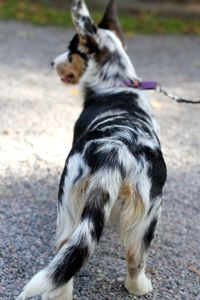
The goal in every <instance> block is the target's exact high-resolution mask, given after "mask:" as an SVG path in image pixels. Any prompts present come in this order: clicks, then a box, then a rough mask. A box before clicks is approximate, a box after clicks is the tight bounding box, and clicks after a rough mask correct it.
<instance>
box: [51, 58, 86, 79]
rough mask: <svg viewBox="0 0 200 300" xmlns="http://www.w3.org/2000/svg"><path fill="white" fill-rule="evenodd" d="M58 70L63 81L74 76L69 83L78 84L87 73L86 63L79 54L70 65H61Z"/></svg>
mask: <svg viewBox="0 0 200 300" xmlns="http://www.w3.org/2000/svg"><path fill="white" fill-rule="evenodd" d="M56 69H57V72H58V75H59V76H60V77H61V78H62V79H66V78H68V77H69V76H71V75H72V76H73V77H72V78H71V79H70V82H69V83H72V84H77V83H79V80H80V78H81V76H82V75H83V73H84V71H85V62H84V60H83V59H82V58H81V57H80V56H79V55H78V54H73V55H72V61H71V62H70V63H67V62H64V63H61V64H59V65H58V66H57V67H56Z"/></svg>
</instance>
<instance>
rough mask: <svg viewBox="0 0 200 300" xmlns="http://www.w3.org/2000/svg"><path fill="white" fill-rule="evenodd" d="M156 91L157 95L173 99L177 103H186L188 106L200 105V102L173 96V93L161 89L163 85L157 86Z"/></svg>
mask: <svg viewBox="0 0 200 300" xmlns="http://www.w3.org/2000/svg"><path fill="white" fill-rule="evenodd" d="M155 91H156V92H157V93H160V94H163V95H164V96H166V97H168V98H170V99H172V100H173V101H175V102H177V103H186V104H200V100H190V99H184V98H180V97H177V96H174V95H172V94H171V93H168V92H167V91H166V90H165V89H163V88H162V87H161V85H159V84H158V85H157V87H156V89H155Z"/></svg>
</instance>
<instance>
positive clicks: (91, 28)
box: [71, 0, 97, 38]
mask: <svg viewBox="0 0 200 300" xmlns="http://www.w3.org/2000/svg"><path fill="white" fill-rule="evenodd" d="M71 13H72V19H73V22H74V25H75V27H76V30H77V32H78V34H79V35H80V36H81V37H83V38H84V37H85V36H90V37H94V38H95V37H96V35H97V27H96V25H95V24H94V22H93V21H92V19H91V17H90V13H89V11H88V9H87V6H86V4H85V1H84V0H73V2H72V8H71Z"/></svg>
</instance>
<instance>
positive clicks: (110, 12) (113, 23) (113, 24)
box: [98, 0, 125, 46]
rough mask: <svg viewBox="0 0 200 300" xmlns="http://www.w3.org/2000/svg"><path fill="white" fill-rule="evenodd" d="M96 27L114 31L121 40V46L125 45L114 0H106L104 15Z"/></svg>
mask: <svg viewBox="0 0 200 300" xmlns="http://www.w3.org/2000/svg"><path fill="white" fill-rule="evenodd" d="M98 27H99V28H102V29H108V30H111V31H114V32H115V33H116V35H117V36H118V37H119V39H120V40H121V42H122V44H123V46H125V43H124V35H123V32H122V29H121V26H120V22H119V19H118V16H117V12H116V7H115V0H110V1H109V2H108V5H107V7H106V10H105V13H104V16H103V18H102V20H101V22H100V23H99V26H98Z"/></svg>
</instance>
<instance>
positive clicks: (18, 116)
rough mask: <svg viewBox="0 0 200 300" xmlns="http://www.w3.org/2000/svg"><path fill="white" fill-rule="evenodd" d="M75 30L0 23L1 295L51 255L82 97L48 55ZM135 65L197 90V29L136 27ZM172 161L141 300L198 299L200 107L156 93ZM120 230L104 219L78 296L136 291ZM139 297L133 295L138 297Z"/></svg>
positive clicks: (187, 92) (193, 93)
mask: <svg viewBox="0 0 200 300" xmlns="http://www.w3.org/2000/svg"><path fill="white" fill-rule="evenodd" d="M71 34H72V32H70V31H67V30H64V29H58V28H53V27H46V28H40V27H33V26H30V25H24V24H21V23H15V22H2V21H1V22H0V70H1V72H0V112H1V115H0V116H1V117H0V238H1V239H0V266H1V268H0V278H1V279H0V280H1V283H0V284H1V287H0V299H1V300H13V299H15V298H16V295H18V293H19V291H20V290H21V288H22V286H23V285H24V284H25V283H26V282H27V281H28V279H29V278H30V277H31V276H32V275H33V274H34V273H35V272H36V271H38V270H40V269H41V268H42V267H43V266H44V265H45V264H46V263H47V262H49V260H50V259H51V257H52V256H53V250H54V238H55V221H56V198H57V189H58V182H59V178H60V174H61V171H62V167H63V164H64V160H65V158H66V155H67V152H68V150H69V148H70V144H71V138H72V128H73V123H74V121H75V119H76V117H77V116H78V114H79V112H80V107H81V101H80V99H79V96H78V92H77V90H76V89H74V88H73V89H72V88H71V89H67V88H66V87H64V86H63V85H61V84H60V83H59V80H58V78H57V76H56V75H55V74H54V72H52V70H51V68H50V66H49V62H50V61H51V60H52V59H53V58H54V56H56V55H57V54H59V53H60V52H62V51H63V50H65V46H66V43H67V40H68V39H69V38H70V37H71ZM127 43H128V50H129V53H130V54H131V55H132V56H133V58H134V59H133V61H135V66H136V69H137V72H138V74H139V75H140V76H142V77H145V78H147V79H155V80H160V81H161V82H162V83H163V84H164V85H165V86H166V87H167V88H169V90H170V91H171V92H174V93H176V94H180V95H183V96H185V97H186V96H188V97H193V98H199V97H200V85H199V79H200V56H199V49H200V38H199V37H189V36H166V37H164V36H159V35H157V36H135V37H133V38H131V39H129V40H128V41H127ZM149 95H150V99H151V103H152V106H153V110H154V113H155V115H156V116H157V118H158V120H159V123H160V127H161V132H162V143H163V151H164V154H165V158H166V161H167V165H168V182H167V184H166V187H165V191H164V208H163V215H162V220H161V224H160V227H159V231H158V235H157V237H156V240H155V242H154V244H153V245H152V248H151V251H150V256H149V260H148V266H149V268H148V272H149V276H151V278H152V280H153V283H154V293H153V294H152V295H149V296H147V297H141V298H137V299H156V300H164V299H169V300H194V299H195V300H196V299H200V244H199V236H200V205H199V200H200V199H199V198H200V197H199V196H200V159H199V157H200V128H199V127H200V106H190V105H188V106H186V105H178V104H174V103H171V102H170V101H169V100H167V99H166V98H163V97H161V96H158V95H155V94H154V93H149ZM124 276H125V266H124V253H123V249H122V248H121V246H120V242H119V239H118V234H117V230H116V229H115V228H114V229H113V228H110V227H109V226H108V227H107V228H106V230H105V232H104V235H103V238H102V240H101V242H100V245H99V247H98V248H97V251H96V252H95V254H94V256H93V258H92V259H91V261H90V262H89V264H87V266H85V267H84V268H83V269H82V270H81V272H80V273H79V274H78V275H77V276H76V277H77V278H76V283H75V294H76V295H77V297H78V299H81V300H86V299H89V300H97V299H98V300H99V299H100V300H101V299H102V300H113V299H117V300H122V299H124V300H129V299H132V298H131V296H129V295H128V294H127V293H126V291H125V290H124V288H123V279H124ZM134 299H136V297H135V298H134Z"/></svg>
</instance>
